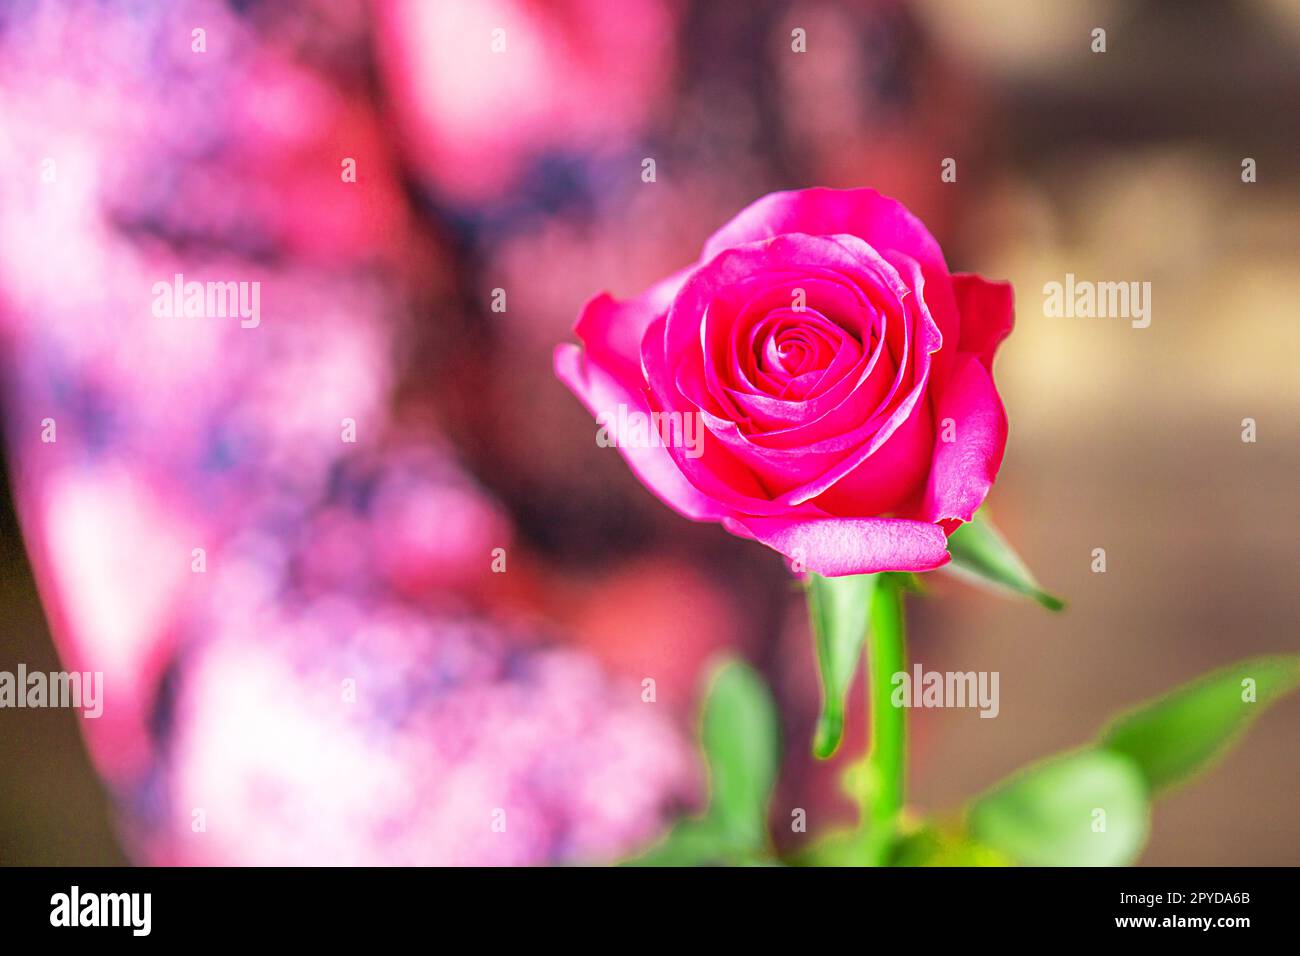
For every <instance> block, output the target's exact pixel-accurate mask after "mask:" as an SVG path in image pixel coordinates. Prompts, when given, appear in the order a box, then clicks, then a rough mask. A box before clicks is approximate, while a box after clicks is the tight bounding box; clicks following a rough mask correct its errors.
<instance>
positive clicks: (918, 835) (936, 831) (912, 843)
mask: <svg viewBox="0 0 1300 956" xmlns="http://www.w3.org/2000/svg"><path fill="white" fill-rule="evenodd" d="M1011 863H1012V861H1011V860H1010V859H1008V858H1007V857H1006V856H1004V855H1003V854H1001V853H999V852H998V851H997V850H994V849H992V848H990V847H987V846H985V845H984V844H982V843H979V842H977V841H975V840H973V839H971V837H970V835H969V834H968V833H966V832H965V829H964V828H962V827H960V826H955V827H953V826H941V825H939V824H937V823H927V824H925V825H924V826H922V827H920V828H919V829H917V830H914V831H913V832H911V833H908V834H907V835H905V836H904V837H903V838H902V839H901V840H900V841H899V842H898V844H897V845H896V846H895V848H894V853H893V859H891V860H890V866H1010V865H1011Z"/></svg>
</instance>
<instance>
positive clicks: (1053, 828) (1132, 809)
mask: <svg viewBox="0 0 1300 956" xmlns="http://www.w3.org/2000/svg"><path fill="white" fill-rule="evenodd" d="M1099 811H1100V813H1099ZM967 823H968V827H969V831H970V835H971V836H972V837H973V838H974V839H975V840H976V841H978V842H979V843H982V844H984V845H985V846H987V847H989V848H990V849H992V850H994V851H996V852H998V853H1002V854H1005V855H1006V856H1008V857H1010V858H1011V859H1013V860H1015V861H1016V862H1018V863H1023V864H1027V865H1029V866H1123V865H1126V864H1128V863H1131V862H1132V861H1133V860H1135V859H1136V858H1137V855H1138V853H1139V852H1140V851H1141V849H1142V844H1143V843H1144V842H1145V840H1146V834H1147V829H1148V826H1149V808H1148V805H1147V790H1146V782H1145V780H1144V779H1143V776H1142V771H1141V770H1140V769H1139V768H1138V766H1137V765H1136V764H1135V763H1134V762H1133V761H1132V760H1130V759H1129V758H1127V757H1124V756H1122V755H1120V754H1117V753H1112V752H1111V751H1108V750H1094V749H1089V750H1082V751H1078V752H1075V753H1071V754H1066V755H1064V756H1061V757H1055V758H1052V759H1050V760H1047V761H1045V762H1043V763H1039V764H1035V765H1033V766H1031V767H1029V768H1027V769H1026V770H1023V771H1021V772H1020V773H1018V774H1015V775H1014V776H1012V777H1010V778H1009V779H1007V780H1006V781H1004V782H1002V783H1000V784H998V785H997V786H996V787H994V789H993V790H991V791H990V792H989V793H987V794H986V795H985V796H983V797H981V798H979V799H978V800H976V801H975V802H974V803H973V804H972V805H971V808H970V810H969V813H968V816H967Z"/></svg>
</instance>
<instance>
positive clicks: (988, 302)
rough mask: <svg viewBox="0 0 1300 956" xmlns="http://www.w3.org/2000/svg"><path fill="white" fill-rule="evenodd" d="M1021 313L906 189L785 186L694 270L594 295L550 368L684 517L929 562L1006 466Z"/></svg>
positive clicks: (782, 546) (840, 555)
mask: <svg viewBox="0 0 1300 956" xmlns="http://www.w3.org/2000/svg"><path fill="white" fill-rule="evenodd" d="M1012 316H1013V309H1012V293H1011V286H1010V285H1009V284H1007V283H1004V282H989V281H987V280H985V279H982V278H980V277H979V276H975V275H964V274H960V273H958V274H953V273H950V272H949V271H948V266H947V264H946V263H945V262H944V258H943V252H942V251H941V250H940V248H939V245H938V243H937V242H936V241H935V239H934V237H933V236H931V235H930V233H929V232H928V231H927V230H926V228H925V226H924V225H922V224H921V222H920V221H919V220H918V219H916V217H914V216H913V215H912V214H911V213H910V212H908V210H907V209H906V207H904V206H903V205H902V204H901V203H899V202H897V201H895V200H893V199H889V198H887V197H885V196H882V195H880V194H879V193H878V192H876V191H875V190H871V189H854V190H845V191H839V190H829V189H810V190H804V191H800V192H784V193H773V194H771V195H769V196H765V197H764V198H762V199H760V200H758V201H757V202H755V203H754V204H752V205H751V206H749V207H748V208H747V209H745V210H744V211H743V212H741V213H740V214H739V215H738V216H736V217H735V218H734V219H733V220H732V221H731V222H729V223H727V225H725V226H724V227H723V228H722V229H721V230H719V231H718V232H717V233H716V234H714V236H713V237H712V238H711V239H709V241H708V242H707V243H705V246H704V250H703V253H702V254H701V256H700V258H699V261H698V262H697V263H696V264H695V265H693V266H690V267H688V268H687V269H684V270H682V271H681V272H679V273H677V274H675V275H673V276H670V277H669V278H667V279H664V280H661V281H660V282H658V283H657V284H655V285H654V286H652V287H651V288H650V289H648V290H647V291H646V292H644V293H643V294H642V295H640V296H639V297H637V298H635V299H632V300H630V301H627V302H619V301H616V300H615V299H613V298H611V297H610V296H609V295H599V296H597V297H596V298H594V299H592V300H591V301H590V302H589V303H587V305H586V307H585V308H584V309H583V310H582V314H581V316H580V317H579V319H578V322H577V324H576V326H575V332H576V333H577V335H578V337H579V338H581V339H582V342H583V344H584V346H585V349H580V348H578V347H577V346H574V345H561V346H559V347H558V348H557V349H556V352H555V370H556V374H557V375H558V376H559V378H560V379H561V380H562V381H563V382H564V383H565V384H566V385H568V386H569V388H571V389H572V390H573V392H574V393H575V394H576V395H577V396H578V398H580V399H581V400H582V402H583V403H584V404H585V405H586V406H587V408H588V409H589V410H590V411H591V412H593V413H594V414H595V415H596V416H597V418H598V420H599V421H600V423H601V424H602V426H603V428H604V429H605V430H606V432H607V433H608V436H609V438H610V439H612V441H613V443H615V444H617V445H618V446H619V448H620V450H621V452H622V454H623V455H624V457H625V458H626V459H627V461H628V463H629V464H630V465H631V466H632V468H633V470H634V471H635V472H636V474H637V475H638V477H639V478H640V479H641V481H642V482H643V483H644V484H645V485H646V486H647V487H648V488H649V489H650V490H651V491H653V492H654V493H655V494H656V495H658V496H659V497H660V498H661V499H663V501H664V502H666V503H667V504H668V505H669V506H670V507H672V508H673V509H675V510H676V511H678V512H679V513H680V514H682V515H685V516H686V517H688V518H692V519H694V520H697V521H716V522H720V523H721V524H722V526H723V527H725V528H726V529H727V530H728V531H730V532H732V533H733V534H736V535H740V536H742V537H745V538H753V539H757V540H758V541H761V542H762V543H764V544H766V545H768V546H769V547H771V548H774V549H776V550H777V551H779V552H781V553H782V554H784V555H786V556H787V557H789V558H790V559H792V560H793V561H794V562H796V563H795V568H796V569H797V570H802V569H804V568H807V569H810V570H812V571H816V572H818V573H821V574H824V575H831V576H834V575H843V574H865V573H871V572H876V571H887V570H908V571H928V570H931V569H933V568H936V567H939V566H940V565H942V564H944V563H946V562H947V561H948V553H947V535H949V534H951V533H952V531H953V530H955V529H956V528H957V527H958V526H959V525H960V524H961V523H962V522H964V521H969V520H970V518H971V516H972V515H973V514H974V512H975V510H976V509H977V508H978V507H979V506H980V504H981V503H982V502H983V500H984V497H985V495H986V494H987V493H988V490H989V487H990V486H991V485H992V483H993V480H994V478H995V477H996V475H997V471H998V466H999V465H1000V464H1001V462H1002V453H1003V449H1004V448H1005V445H1006V435H1007V423H1006V415H1005V413H1004V411H1003V409H1002V402H1001V400H1000V399H999V398H998V393H997V390H996V388H995V387H994V385H993V376H992V362H993V353H994V351H995V350H996V348H997V346H998V344H999V343H1000V342H1001V341H1002V340H1003V339H1004V338H1005V337H1006V336H1007V334H1008V333H1009V332H1010V331H1011V325H1012ZM647 422H648V423H649V426H648V427H647Z"/></svg>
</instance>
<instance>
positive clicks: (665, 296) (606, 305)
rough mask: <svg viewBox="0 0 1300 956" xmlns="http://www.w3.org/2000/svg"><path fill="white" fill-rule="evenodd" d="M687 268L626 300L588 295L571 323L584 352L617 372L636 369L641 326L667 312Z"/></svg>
mask: <svg viewBox="0 0 1300 956" xmlns="http://www.w3.org/2000/svg"><path fill="white" fill-rule="evenodd" d="M690 272H691V270H690V268H687V269H682V270H680V271H678V272H675V273H673V274H672V275H670V276H669V277H668V278H666V279H661V280H660V281H659V282H656V283H655V284H654V285H652V286H651V287H650V288H648V289H646V291H645V292H643V293H641V294H640V295H639V296H637V297H636V298H634V299H628V300H627V301H620V300H618V299H615V298H614V297H613V296H611V295H610V294H609V293H608V292H602V293H601V294H600V295H598V296H595V297H594V298H593V299H591V300H590V301H589V302H588V303H587V304H586V305H584V306H583V307H582V312H580V313H579V314H578V321H577V322H575V323H574V325H573V331H574V332H575V333H576V334H577V336H578V338H580V339H582V342H583V344H584V345H585V346H586V347H587V354H588V355H590V356H591V357H592V359H593V360H594V361H595V362H597V363H598V364H600V365H603V366H604V367H605V368H607V369H609V370H610V371H613V372H618V373H620V374H621V373H624V372H628V371H636V370H638V369H640V367H641V339H642V338H643V337H644V336H645V330H646V329H647V328H649V327H650V323H651V322H653V321H654V320H655V319H657V318H658V317H659V316H661V315H664V314H666V313H667V312H668V307H669V306H670V305H671V304H672V301H673V296H675V295H676V294H677V290H678V289H680V288H681V287H682V283H683V282H685V281H686V277H687V276H688V275H689V274H690Z"/></svg>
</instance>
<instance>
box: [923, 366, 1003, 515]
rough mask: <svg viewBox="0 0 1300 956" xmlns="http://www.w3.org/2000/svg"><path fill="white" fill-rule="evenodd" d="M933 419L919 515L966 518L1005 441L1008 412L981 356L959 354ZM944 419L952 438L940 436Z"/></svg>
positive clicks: (985, 488) (999, 458)
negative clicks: (929, 464)
mask: <svg viewBox="0 0 1300 956" xmlns="http://www.w3.org/2000/svg"><path fill="white" fill-rule="evenodd" d="M935 419H936V421H935V443H934V464H933V465H932V467H931V469H930V478H929V481H928V483H927V485H926V492H925V503H924V506H923V509H922V517H924V518H925V519H926V520H927V521H946V522H951V521H969V520H970V519H971V516H972V515H974V514H975V511H976V509H978V508H979V506H980V505H981V504H983V502H984V498H985V496H987V495H988V492H989V488H990V487H992V485H993V480H994V479H995V478H996V477H997V474H998V468H999V467H1000V466H1001V464H1002V453H1003V452H1004V451H1005V449H1006V445H1007V416H1006V412H1005V411H1004V410H1003V408H1002V400H1001V399H1000V398H999V397H998V393H997V389H995V388H994V387H993V378H992V376H991V375H990V374H989V371H988V369H987V368H985V366H984V364H983V361H982V360H981V359H980V357H979V356H976V355H973V354H966V353H960V354H958V356H957V359H956V361H955V363H954V367H953V374H952V378H951V379H949V381H948V385H947V387H946V388H945V389H944V392H943V397H942V398H940V399H939V405H938V410H937V411H936V413H935ZM947 419H951V420H952V432H953V437H954V441H952V442H945V441H944V440H943V437H944V432H945V424H944V423H945V421H946V420H947Z"/></svg>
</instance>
